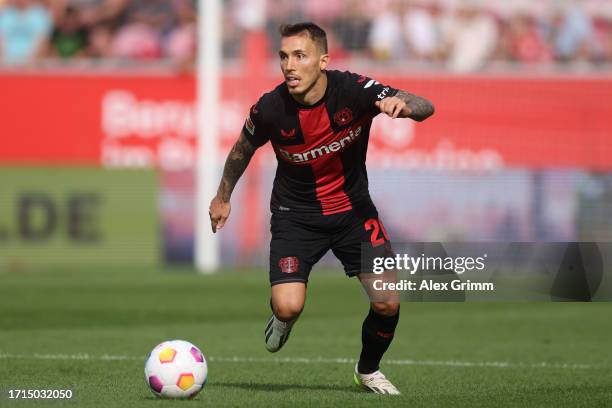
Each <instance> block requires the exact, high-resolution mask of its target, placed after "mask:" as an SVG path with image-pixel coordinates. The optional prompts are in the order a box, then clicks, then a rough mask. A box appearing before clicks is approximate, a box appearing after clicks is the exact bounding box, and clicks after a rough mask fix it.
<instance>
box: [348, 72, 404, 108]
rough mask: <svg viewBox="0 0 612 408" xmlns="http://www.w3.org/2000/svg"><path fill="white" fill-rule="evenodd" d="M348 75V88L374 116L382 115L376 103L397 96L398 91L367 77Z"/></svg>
mask: <svg viewBox="0 0 612 408" xmlns="http://www.w3.org/2000/svg"><path fill="white" fill-rule="evenodd" d="M348 74H349V76H348V86H349V88H350V89H351V91H352V94H353V96H354V97H355V98H356V99H357V101H358V102H359V104H360V105H361V106H362V107H363V108H364V110H366V111H368V112H370V113H372V114H373V115H374V116H375V115H377V114H378V113H380V111H379V110H378V108H377V107H376V105H375V103H376V101H381V100H383V99H385V98H388V97H391V96H395V94H396V93H397V91H398V90H397V89H395V88H392V87H390V86H388V85H384V84H381V83H380V82H378V81H377V80H375V79H372V78H368V77H367V76H365V75H359V74H354V73H352V72H349V73H348Z"/></svg>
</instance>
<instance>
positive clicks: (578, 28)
mask: <svg viewBox="0 0 612 408" xmlns="http://www.w3.org/2000/svg"><path fill="white" fill-rule="evenodd" d="M591 34H592V26H591V20H590V18H589V17H588V16H587V15H586V13H585V12H584V11H583V10H582V9H581V8H580V7H578V5H570V6H568V7H566V8H565V9H564V10H563V11H562V12H561V13H560V14H557V16H556V18H555V31H554V39H553V41H554V46H555V53H556V56H557V59H558V60H560V61H563V62H569V61H575V60H580V59H582V60H584V59H588V51H589V50H588V41H589V40H590V38H591Z"/></svg>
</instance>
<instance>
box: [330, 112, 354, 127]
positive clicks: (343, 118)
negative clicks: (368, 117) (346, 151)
mask: <svg viewBox="0 0 612 408" xmlns="http://www.w3.org/2000/svg"><path fill="white" fill-rule="evenodd" d="M351 120H353V112H352V111H351V110H350V109H349V108H344V109H340V110H339V111H338V112H336V113H335V114H334V122H336V125H338V126H344V125H346V124H348V123H350V122H351Z"/></svg>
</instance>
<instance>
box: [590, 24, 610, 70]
mask: <svg viewBox="0 0 612 408" xmlns="http://www.w3.org/2000/svg"><path fill="white" fill-rule="evenodd" d="M591 40H592V41H591V44H590V54H591V60H592V61H593V62H596V63H605V62H610V61H611V60H612V21H611V20H608V19H607V18H605V17H603V16H596V17H595V18H594V19H593V36H592V38H591Z"/></svg>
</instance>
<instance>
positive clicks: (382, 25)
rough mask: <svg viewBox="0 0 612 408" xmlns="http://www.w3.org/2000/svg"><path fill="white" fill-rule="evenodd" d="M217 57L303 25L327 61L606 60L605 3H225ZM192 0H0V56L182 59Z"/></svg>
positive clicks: (609, 3) (187, 48) (450, 64)
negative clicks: (317, 29) (325, 40)
mask: <svg viewBox="0 0 612 408" xmlns="http://www.w3.org/2000/svg"><path fill="white" fill-rule="evenodd" d="M223 3H224V17H223V22H222V30H223V52H224V56H225V57H226V58H240V56H241V55H244V54H243V51H244V50H243V49H242V48H241V47H242V46H243V44H244V41H243V39H244V38H245V36H246V35H248V33H249V32H253V31H262V30H264V31H265V32H266V33H267V34H268V35H267V38H268V45H269V55H270V57H273V56H274V54H275V53H274V52H273V50H274V49H275V48H276V47H277V46H278V41H279V38H278V26H279V25H280V24H283V23H287V22H297V21H303V20H310V21H314V22H317V23H318V24H320V25H322V26H323V27H324V28H326V29H327V31H328V34H329V37H330V38H329V40H330V45H331V54H332V57H333V58H334V59H336V60H343V59H368V60H374V61H381V62H384V63H389V62H395V61H398V62H401V63H412V64H417V65H418V64H429V65H430V66H432V65H437V66H442V67H444V68H448V69H450V70H453V71H457V72H469V71H475V70H479V69H483V68H486V67H488V66H491V65H494V64H499V63H501V64H514V65H521V66H525V67H533V66H543V65H544V66H545V65H551V64H555V65H557V66H562V65H564V64H580V65H582V66H586V67H598V66H607V65H608V64H610V63H611V62H612V0H582V1H578V0H574V1H572V0H513V1H509V0H488V1H484V0H301V1H298V0H224V1H223ZM196 8H197V0H0V63H1V64H3V65H13V66H14V65H24V64H34V63H36V62H38V61H49V60H54V61H58V60H61V61H69V62H73V61H78V60H83V59H85V60H89V61H92V60H93V61H114V62H121V61H123V62H125V61H127V62H142V61H171V62H172V63H177V64H179V65H181V66H186V67H190V66H193V64H194V61H195V55H196V45H197V32H196V31H197V29H196V27H197V26H196V14H197V11H196Z"/></svg>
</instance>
